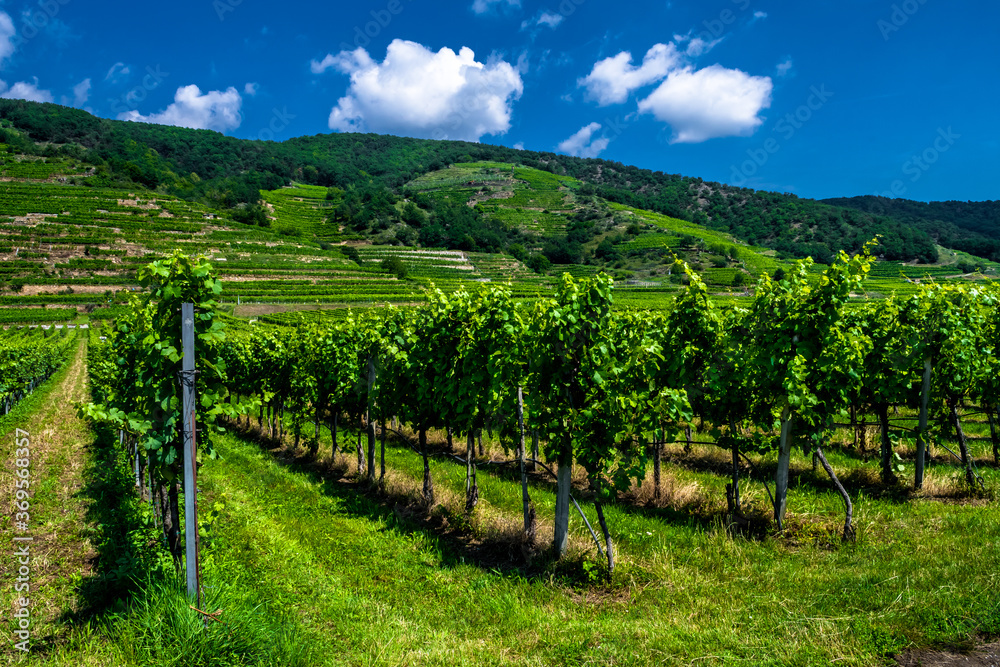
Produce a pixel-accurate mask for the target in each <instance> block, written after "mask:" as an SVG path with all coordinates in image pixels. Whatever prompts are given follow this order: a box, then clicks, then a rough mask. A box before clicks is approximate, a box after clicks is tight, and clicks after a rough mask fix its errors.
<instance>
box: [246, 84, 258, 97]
mask: <svg viewBox="0 0 1000 667" xmlns="http://www.w3.org/2000/svg"><path fill="white" fill-rule="evenodd" d="M258 90H260V84H259V83H248V84H247V85H245V86H243V94H244V95H249V96H250V97H253V96H254V95H256V94H257V91H258Z"/></svg>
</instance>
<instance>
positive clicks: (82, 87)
mask: <svg viewBox="0 0 1000 667" xmlns="http://www.w3.org/2000/svg"><path fill="white" fill-rule="evenodd" d="M89 99H90V79H84V80H83V81H81V82H80V83H78V84H76V85H75V86H73V106H75V107H82V106H83V105H84V104H86V103H87V100H89Z"/></svg>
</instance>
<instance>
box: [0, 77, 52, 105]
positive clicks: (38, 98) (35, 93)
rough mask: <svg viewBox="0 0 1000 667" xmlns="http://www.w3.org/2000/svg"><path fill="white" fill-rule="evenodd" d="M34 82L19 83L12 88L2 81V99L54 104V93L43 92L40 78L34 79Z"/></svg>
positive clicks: (0, 95)
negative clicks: (39, 82)
mask: <svg viewBox="0 0 1000 667" xmlns="http://www.w3.org/2000/svg"><path fill="white" fill-rule="evenodd" d="M33 78H34V82H32V83H28V82H27V81H18V82H17V83H15V84H14V85H13V86H11V87H10V88H8V87H7V84H6V83H5V82H3V81H0V91H3V93H2V94H0V97H2V98H4V99H6V100H28V101H29V102H53V101H55V98H53V97H52V92H51V91H48V90H42V89H40V88H39V87H38V77H37V76H36V77H33Z"/></svg>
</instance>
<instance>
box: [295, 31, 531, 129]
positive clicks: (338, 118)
mask: <svg viewBox="0 0 1000 667" xmlns="http://www.w3.org/2000/svg"><path fill="white" fill-rule="evenodd" d="M330 67H332V68H335V69H337V70H339V71H341V72H343V73H344V74H348V75H350V77H351V85H350V87H349V88H348V90H347V94H346V95H345V96H344V97H342V98H340V100H339V101H338V102H337V106H335V107H334V108H333V110H332V111H331V112H330V121H329V124H330V128H331V129H333V130H339V131H342V132H358V131H372V132H382V133H389V134H402V135H407V136H415V137H431V138H434V139H461V140H466V141H478V140H479V138H480V137H482V136H483V135H484V134H503V133H504V132H506V131H507V130H508V129H510V117H511V106H512V104H513V102H514V101H515V100H517V99H519V98H520V97H521V93H522V92H523V90H524V84H523V82H522V81H521V75H520V74H519V73H518V71H517V69H516V68H515V67H514V66H512V65H511V64H510V63H508V62H506V61H504V60H502V59H498V58H490V59H488V60H487V62H486V63H485V64H484V63H480V62H477V61H476V59H475V54H474V53H473V51H472V49H470V48H468V47H462V49H460V50H459V52H458V53H457V54H456V53H455V52H454V51H452V50H451V49H449V48H442V49H441V50H440V51H438V52H437V53H435V52H433V51H431V50H430V49H428V48H426V47H425V46H423V45H421V44H417V43H416V42H409V41H404V40H400V39H396V40H393V41H392V43H391V44H389V47H388V49H387V51H386V55H385V60H384V61H382V62H381V63H377V62H375V61H374V60H372V58H371V56H369V55H368V52H367V51H365V50H364V49H361V48H359V49H356V50H354V51H341V52H340V53H339V54H337V55H336V56H333V55H328V56H327V57H326V58H324V59H323V61H322V62H320V63H317V65H316V67H315V68H314V71H315V70H316V69H319V70H320V71H323V70H325V69H327V68H330Z"/></svg>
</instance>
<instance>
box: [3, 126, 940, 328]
mask: <svg viewBox="0 0 1000 667" xmlns="http://www.w3.org/2000/svg"><path fill="white" fill-rule="evenodd" d="M2 150H3V147H2V146H0V155H3V158H2V164H0V169H2V176H3V178H4V179H5V180H3V181H2V182H0V234H2V238H3V241H2V243H0V287H6V290H3V291H0V306H4V307H8V308H15V309H19V310H16V311H12V312H11V314H9V315H5V316H3V317H0V320H2V319H4V318H7V319H9V320H10V321H19V318H22V317H30V316H31V315H33V314H34V313H29V312H27V311H25V310H23V309H25V308H26V307H28V306H39V305H43V306H44V305H51V306H60V307H62V308H64V310H63V311H51V312H45V313H44V314H42V311H38V318H39V321H42V320H44V321H55V318H56V317H58V318H59V319H72V318H71V317H69V315H70V314H71V313H72V311H74V310H77V311H83V310H89V309H92V308H95V307H97V308H104V307H108V306H111V305H113V304H115V303H118V304H122V303H124V302H125V300H126V299H127V297H128V295H129V294H130V293H132V292H136V291H138V290H139V288H138V284H137V278H136V274H137V271H138V270H139V269H140V268H141V267H142V266H144V265H146V264H148V263H149V262H150V261H152V260H153V259H156V258H158V257H163V256H165V255H167V254H169V253H170V252H172V251H173V250H175V249H181V250H183V251H184V252H185V253H187V254H190V255H197V254H204V255H206V256H208V257H209V258H210V259H211V260H212V262H213V265H214V266H215V267H216V270H217V271H218V274H219V275H220V277H221V278H222V279H223V280H224V281H225V283H226V290H225V296H224V299H225V302H226V303H227V304H229V305H232V306H235V307H236V311H235V312H244V311H245V312H248V313H252V312H257V311H256V310H253V309H251V310H248V309H247V307H255V308H256V307H258V306H273V307H274V308H275V309H279V310H280V309H281V308H301V307H303V306H306V307H308V305H309V304H313V305H316V306H319V305H323V306H327V307H329V306H337V305H340V306H351V307H355V308H357V307H367V306H376V305H379V304H399V305H402V304H412V303H419V302H421V301H422V300H423V299H424V296H425V294H426V293H427V291H428V290H429V289H430V288H431V287H432V286H433V287H434V288H437V289H441V290H443V291H444V292H446V293H450V292H453V291H455V290H457V289H460V288H462V287H469V286H472V285H475V284H478V283H483V282H496V283H500V282H502V283H511V285H512V289H513V294H514V295H515V297H517V298H519V299H523V300H528V301H530V300H532V299H535V298H537V297H539V296H546V295H550V294H551V292H552V289H553V287H554V285H555V284H556V281H557V278H558V277H559V276H560V275H561V274H562V273H569V274H571V275H573V276H574V277H577V278H581V277H587V276H593V275H595V274H597V273H598V272H599V271H600V270H605V271H608V272H610V273H611V274H612V275H614V277H616V278H617V279H618V281H619V285H620V292H619V293H620V296H621V298H620V299H619V301H618V302H617V304H616V307H621V308H648V309H654V310H662V309H666V308H669V307H670V304H671V303H672V295H673V294H674V293H675V292H676V290H677V289H678V287H679V277H678V276H672V275H671V274H670V270H669V266H670V262H671V261H672V259H671V258H672V257H673V256H674V255H675V254H677V255H680V256H683V257H685V258H686V259H687V260H688V261H689V262H690V263H691V264H692V266H694V268H695V270H697V271H699V272H700V273H701V275H702V278H703V280H704V281H705V283H706V284H707V285H708V287H709V289H710V290H712V291H713V292H715V293H717V294H719V295H723V296H724V298H736V299H739V298H742V296H741V294H742V291H743V288H742V287H739V288H737V287H735V284H737V283H742V284H746V285H752V284H753V283H754V282H755V281H756V278H757V277H758V276H760V275H761V274H763V273H767V274H769V275H770V274H772V273H774V271H775V270H776V269H779V268H783V267H784V268H788V267H789V266H790V265H789V264H788V263H786V262H783V261H781V260H779V259H777V258H776V257H775V256H774V253H773V251H765V250H763V249H760V248H753V247H750V246H747V245H746V244H743V243H740V242H738V241H737V240H735V239H734V238H732V237H731V236H729V235H727V234H725V233H722V232H719V231H715V230H712V229H708V228H706V227H703V226H701V225H697V224H695V223H691V222H687V221H684V220H679V219H677V218H671V217H669V216H665V215H662V214H658V213H653V212H650V211H644V210H641V209H636V208H634V207H628V206H623V205H620V204H613V203H608V202H603V201H602V200H598V199H595V198H594V197H593V196H591V195H583V194H581V188H582V184H581V183H580V182H579V181H577V180H576V179H573V178H570V177H565V176H558V175H556V174H553V173H550V172H547V171H541V170H538V169H533V168H527V167H523V166H519V165H515V164H511V163H500V162H471V163H458V164H453V165H451V166H449V167H447V168H445V169H440V170H437V171H433V172H429V173H427V174H424V175H423V176H421V177H419V178H417V179H415V180H413V181H411V182H410V183H408V184H407V185H406V186H405V188H404V190H405V191H406V192H409V193H416V194H420V195H423V196H428V197H432V198H434V199H436V200H440V201H451V202H456V203H461V204H465V205H469V206H475V207H477V208H478V209H479V210H480V211H482V213H483V215H484V216H486V217H487V218H491V219H494V220H497V221H500V222H501V223H502V224H503V225H504V226H505V227H507V228H514V229H519V230H523V232H524V233H525V234H527V235H528V238H529V239H531V240H529V242H528V244H529V245H534V248H533V249H532V252H536V253H537V252H538V251H539V250H540V249H541V248H542V246H544V245H545V243H547V242H548V241H547V239H552V238H558V237H559V236H560V235H564V234H566V233H567V230H568V228H569V225H570V223H571V222H572V221H573V220H575V219H576V217H574V216H577V214H578V213H580V212H582V211H596V213H592V214H591V215H592V216H593V215H596V216H597V217H598V222H599V223H600V224H599V225H598V227H596V228H595V230H594V231H593V232H591V233H592V234H593V236H592V240H591V241H590V242H589V244H588V246H587V247H585V248H584V249H585V250H586V255H587V256H588V257H590V256H591V254H592V253H593V250H592V248H595V247H596V246H597V244H598V243H599V242H601V241H605V240H612V241H614V242H615V243H616V244H617V246H616V247H617V252H618V253H620V254H621V255H622V256H625V257H629V258H630V259H629V260H628V261H627V262H623V261H618V262H616V263H614V264H612V265H607V264H604V263H602V262H599V261H591V260H588V262H587V263H585V264H557V265H554V266H551V267H549V268H548V269H547V270H543V271H541V272H536V271H532V270H530V269H528V268H527V266H526V265H525V263H524V262H522V261H519V260H517V259H515V258H514V257H511V256H509V255H502V254H488V253H477V252H468V251H458V250H444V249H434V248H415V247H407V246H401V245H392V246H388V245H383V246H379V245H372V244H371V243H370V241H366V240H363V238H362V237H360V236H358V234H357V233H355V232H354V231H353V230H351V229H345V228H344V227H343V225H340V224H336V223H334V222H332V219H331V211H332V210H333V209H334V208H335V206H336V205H337V204H338V203H339V201H340V196H341V195H340V194H337V193H338V192H339V191H330V190H328V189H327V188H324V187H318V186H310V185H303V184H299V183H291V184H289V185H288V186H286V187H283V188H279V189H277V190H270V191H261V203H262V204H263V206H264V207H265V210H266V212H267V216H268V218H269V226H267V227H259V226H253V225H247V224H243V223H240V222H236V221H234V220H232V219H231V218H230V217H229V216H228V215H225V214H222V213H220V212H219V211H218V210H215V209H212V208H210V207H208V206H206V205H203V204H198V203H194V202H189V201H184V200H181V199H177V198H176V197H172V196H168V195H163V194H160V193H154V192H148V191H143V190H142V189H141V188H130V189H115V188H106V187H93V186H92V183H93V179H94V177H95V171H96V170H95V169H94V168H92V167H91V166H89V165H87V164H85V163H81V162H79V161H75V160H72V159H66V158H52V159H45V158H37V157H35V156H25V155H16V154H11V153H2ZM330 192H333V194H332V195H331V194H330ZM602 216H603V217H602ZM626 228H628V230H627V231H628V235H626ZM588 248H590V249H588ZM355 252H356V254H352V253H355ZM391 258H396V259H398V260H400V261H401V262H402V265H403V266H404V267H405V269H406V272H405V277H403V278H400V277H397V276H396V275H395V274H393V273H392V272H387V271H385V270H383V268H382V263H383V261H384V260H387V259H391ZM740 274H742V275H743V278H738V275H740ZM815 275H816V276H817V279H818V275H819V274H818V273H815ZM955 275H956V269H955V268H953V267H952V266H950V265H949V266H909V265H903V264H899V263H880V264H877V265H876V268H875V269H874V270H873V277H872V280H871V281H870V283H869V287H868V289H869V291H870V293H872V294H875V295H888V294H890V293H893V292H898V293H911V292H912V291H913V283H911V282H907V281H908V280H920V279H922V278H926V277H934V278H936V279H938V280H947V279H952V278H953V277H954V276H955ZM103 312H104V313H109V312H114V311H106V310H105V311H103ZM54 313H59V314H58V315H56V314H54ZM50 318H52V319H51V320H50Z"/></svg>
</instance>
